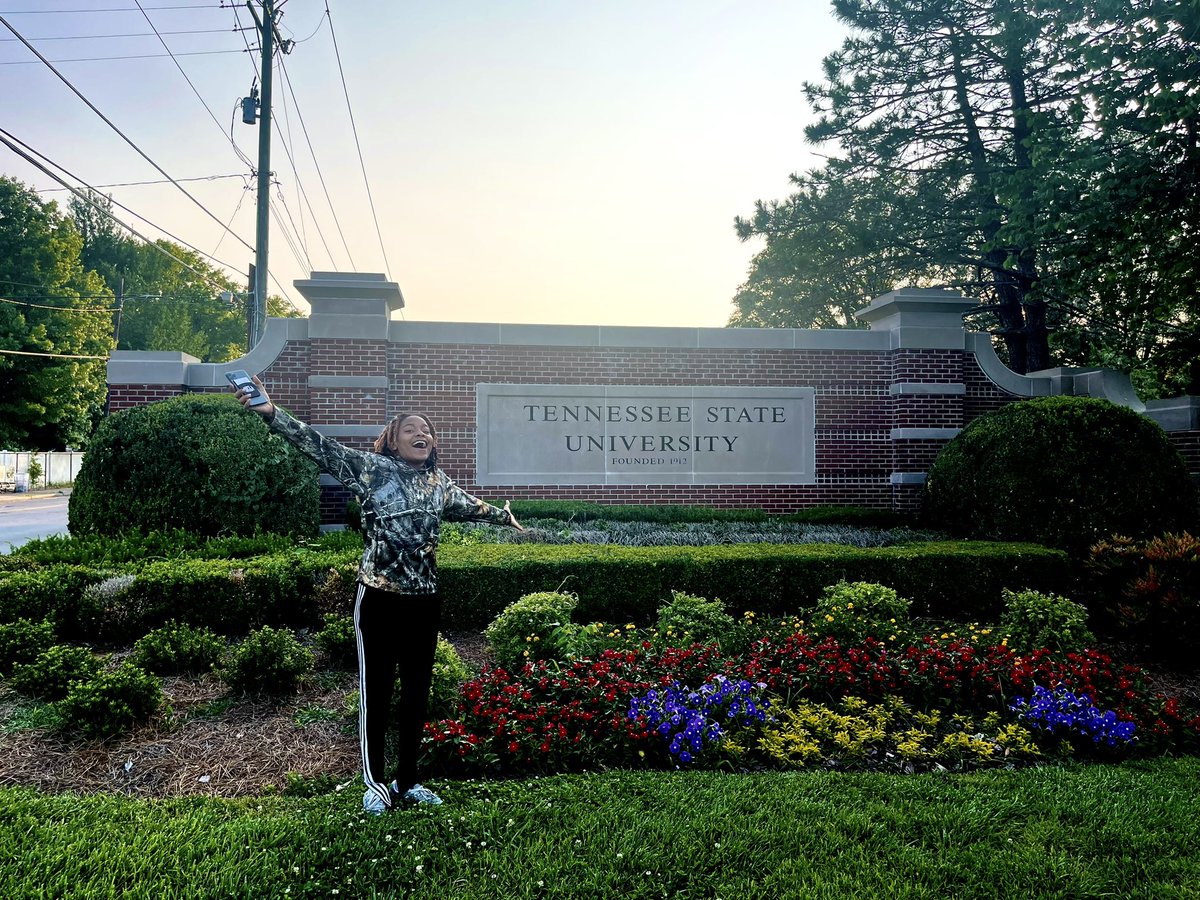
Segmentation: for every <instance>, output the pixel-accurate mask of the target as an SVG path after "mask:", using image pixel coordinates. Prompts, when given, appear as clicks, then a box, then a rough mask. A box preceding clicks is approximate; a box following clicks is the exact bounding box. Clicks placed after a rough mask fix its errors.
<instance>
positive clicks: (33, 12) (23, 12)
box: [0, 3, 221, 16]
mask: <svg viewBox="0 0 1200 900" xmlns="http://www.w3.org/2000/svg"><path fill="white" fill-rule="evenodd" d="M146 8H147V9H221V4H217V5H216V6H214V5H213V4H211V3H201V4H199V5H196V4H194V3H193V4H187V5H184V6H148V7H146ZM105 12H133V8H132V7H130V6H116V7H108V8H100V9H6V10H3V11H2V12H0V16H37V15H42V14H43V13H105Z"/></svg>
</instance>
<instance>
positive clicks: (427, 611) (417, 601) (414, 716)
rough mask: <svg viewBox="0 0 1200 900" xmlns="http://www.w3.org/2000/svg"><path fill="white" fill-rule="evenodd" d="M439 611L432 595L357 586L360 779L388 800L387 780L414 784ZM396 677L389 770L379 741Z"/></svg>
mask: <svg viewBox="0 0 1200 900" xmlns="http://www.w3.org/2000/svg"><path fill="white" fill-rule="evenodd" d="M441 613H442V602H441V598H440V597H438V596H436V595H431V596H409V595H403V594H393V593H390V592H388V591H381V590H378V589H376V588H371V587H367V586H366V585H364V584H360V585H359V586H358V598H357V600H356V601H355V603H354V630H355V633H356V634H357V636H358V689H359V701H358V703H359V707H358V735H359V743H360V745H361V747H362V758H363V780H364V781H365V782H366V784H367V790H370V791H375V792H376V793H377V794H378V795H379V798H380V799H381V800H383V802H384V803H387V804H390V803H391V798H390V796H389V793H388V782H389V781H390V780H391V779H392V778H394V779H395V780H396V784H397V785H398V786H399V788H400V792H401V793H404V791H406V790H408V789H409V788H410V787H412V786H413V785H414V784H416V783H417V756H418V754H419V751H420V748H421V736H422V734H423V732H424V728H425V719H426V716H427V715H428V711H429V686H430V682H431V681H432V679H433V654H434V650H435V648H436V647H437V635H438V623H439V621H440V619H441ZM397 679H399V689H400V698H399V703H398V704H397V714H396V723H395V725H396V731H397V738H398V750H397V759H396V763H395V767H394V768H393V769H392V770H391V771H390V772H389V771H388V769H387V767H386V764H385V762H384V758H383V745H384V736H385V735H386V734H387V730H388V725H389V724H390V720H391V705H392V690H393V687H394V686H395V685H396V682H397ZM389 775H390V776H391V778H389Z"/></svg>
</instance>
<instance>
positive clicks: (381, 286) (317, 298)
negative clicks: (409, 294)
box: [293, 272, 404, 340]
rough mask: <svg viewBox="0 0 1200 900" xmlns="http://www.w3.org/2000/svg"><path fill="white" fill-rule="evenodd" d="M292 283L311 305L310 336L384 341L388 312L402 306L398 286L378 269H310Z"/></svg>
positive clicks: (402, 298)
mask: <svg viewBox="0 0 1200 900" xmlns="http://www.w3.org/2000/svg"><path fill="white" fill-rule="evenodd" d="M293 284H295V286H296V290H298V291H299V292H300V294H301V296H303V297H304V299H305V300H307V301H308V303H309V305H310V306H311V307H312V312H311V313H310V314H309V318H308V322H309V325H308V336H309V337H310V338H350V339H355V338H359V339H375V340H379V339H380V338H381V336H382V339H384V340H386V338H387V331H388V321H389V319H390V318H391V314H392V313H393V312H395V311H396V310H398V309H402V308H403V307H404V295H403V294H401V293H400V286H399V285H398V284H396V282H394V281H388V280H387V276H386V275H383V274H382V273H378V272H313V273H312V277H311V278H307V279H299V280H297V281H294V282H293Z"/></svg>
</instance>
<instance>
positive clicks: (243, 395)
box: [233, 375, 275, 420]
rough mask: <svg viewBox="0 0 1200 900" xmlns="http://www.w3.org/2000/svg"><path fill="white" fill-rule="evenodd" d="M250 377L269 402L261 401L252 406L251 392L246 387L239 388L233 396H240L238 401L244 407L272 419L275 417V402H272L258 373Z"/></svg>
mask: <svg viewBox="0 0 1200 900" xmlns="http://www.w3.org/2000/svg"><path fill="white" fill-rule="evenodd" d="M250 378H251V380H252V381H253V382H254V384H255V385H256V386H257V387H258V389H259V391H260V392H261V393H262V395H263V396H264V397H265V398H266V400H267V402H266V403H259V404H257V405H256V406H251V405H250V397H251V394H250V392H249V391H247V390H246V389H245V388H238V389H237V391H236V392H234V395H233V396H235V397H237V398H238V401H239V402H240V403H241V404H242V406H243V407H245V408H246V409H248V410H250V411H251V412H256V413H258V414H259V415H260V416H262V417H263V418H264V419H267V420H270V419H273V418H275V404H274V403H272V402H271V395H270V394H268V393H267V389H266V388H265V387H263V383H262V382H261V381H259V380H258V376H257V375H251V376H250Z"/></svg>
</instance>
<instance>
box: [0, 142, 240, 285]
mask: <svg viewBox="0 0 1200 900" xmlns="http://www.w3.org/2000/svg"><path fill="white" fill-rule="evenodd" d="M14 140H15V138H14ZM0 143H2V144H4V145H5V146H7V147H8V149H10V150H12V152H13V153H15V154H17V155H18V156H20V157H21V158H22V159H24V160H25V161H26V162H27V163H29V164H30V165H31V166H34V167H35V168H37V169H39V170H41V171H42V173H43V174H45V175H46V176H47V177H49V178H52V179H53V180H54V181H57V182H58V183H59V184H61V185H62V186H63V187H65V188H67V189H68V190H69V191H70V192H71V193H72V194H74V195H75V196H76V197H78V198H79V199H80V200H82V201H83V202H84V203H86V204H87V205H88V206H91V207H92V208H93V209H95V210H97V211H98V212H99V213H100V214H101V215H104V216H107V217H108V218H110V219H112V220H113V221H114V222H116V223H117V224H118V225H120V226H121V227H122V228H124V229H125V230H127V231H128V232H130V234H133V235H134V236H136V237H139V238H141V239H142V240H143V241H145V242H146V243H147V244H149V245H150V246H151V247H153V248H154V249H156V250H157V251H158V252H159V253H162V254H163V255H164V256H166V257H168V258H169V259H171V260H173V261H174V262H177V263H179V265H181V266H183V267H184V268H185V269H187V270H188V271H190V272H193V273H195V274H196V275H199V276H200V277H201V278H202V279H203V280H205V281H207V282H208V283H209V284H215V285H217V286H218V287H220V289H221V290H223V291H224V290H228V288H227V286H226V285H223V284H221V283H220V282H214V281H213V280H212V278H211V276H208V275H205V274H204V273H203V272H201V271H200V270H199V269H196V268H194V267H193V266H190V265H188V264H187V263H186V262H184V261H183V260H182V259H180V258H179V257H177V256H175V255H174V254H173V253H170V252H169V251H168V250H166V249H165V248H164V247H161V246H159V245H158V243H157V242H155V241H152V240H150V238H148V237H146V236H145V235H144V234H142V233H141V232H140V231H138V230H137V229H136V228H134V227H133V226H132V225H128V224H126V223H125V222H122V221H121V220H120V219H118V218H117V217H116V216H114V215H113V213H112V210H110V209H106V208H104V207H103V206H101V205H100V204H99V203H96V202H95V201H94V200H92V199H91V198H90V197H88V196H87V195H86V194H83V193H82V192H80V191H79V190H78V189H77V188H74V187H72V186H71V185H69V184H67V183H66V182H65V181H63V180H62V178H60V177H59V176H58V175H55V174H54V173H53V172H51V171H50V170H49V169H48V168H46V167H45V166H44V165H42V164H41V163H40V162H38V161H37V160H36V159H34V158H33V156H31V155H29V154H28V153H26V152H25V151H24V150H22V149H21V148H20V147H18V146H17V145H16V144H14V143H13V142H12V141H10V140H9V136H8V132H6V131H3V130H2V129H0ZM39 155H40V154H39ZM59 168H61V166H60V167H59ZM63 171H64V172H65V171H66V169H63ZM67 174H70V173H69V172H68V173H67ZM71 177H74V176H71ZM77 180H78V179H77ZM84 186H85V187H87V184H86V183H84ZM114 202H115V201H114ZM122 208H123V209H124V207H122ZM134 215H136V213H134ZM138 218H139V219H140V218H142V217H141V216H138ZM150 224H153V223H150ZM155 227H156V228H157V227H158V226H155ZM164 233H169V232H164ZM192 249H195V248H192ZM222 265H225V264H224V263H222ZM228 268H232V266H229V267H228Z"/></svg>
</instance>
